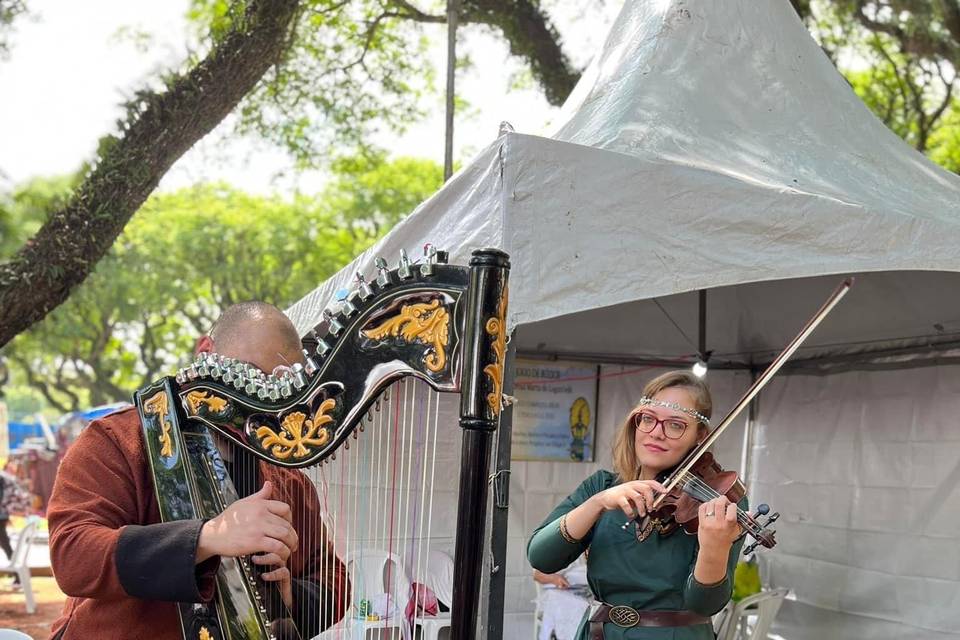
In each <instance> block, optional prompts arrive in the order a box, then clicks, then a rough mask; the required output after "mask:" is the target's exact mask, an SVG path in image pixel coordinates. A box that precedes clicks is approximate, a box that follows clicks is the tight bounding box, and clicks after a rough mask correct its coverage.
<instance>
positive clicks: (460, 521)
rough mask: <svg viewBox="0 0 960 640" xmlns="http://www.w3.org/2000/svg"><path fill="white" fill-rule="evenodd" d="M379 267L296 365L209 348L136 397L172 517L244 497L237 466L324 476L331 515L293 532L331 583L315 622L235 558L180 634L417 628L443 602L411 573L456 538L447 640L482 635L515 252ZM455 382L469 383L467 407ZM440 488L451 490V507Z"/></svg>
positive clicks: (451, 547)
mask: <svg viewBox="0 0 960 640" xmlns="http://www.w3.org/2000/svg"><path fill="white" fill-rule="evenodd" d="M377 267H378V274H377V276H376V278H375V279H372V280H371V281H370V282H367V281H365V280H364V279H363V277H362V276H360V275H359V274H358V277H357V286H356V288H355V290H353V291H352V292H350V293H349V295H346V296H345V297H344V298H343V299H342V300H340V301H339V302H337V303H335V304H334V305H333V306H332V307H328V309H327V310H325V311H324V317H323V319H322V320H321V322H320V323H319V324H318V325H316V326H315V327H314V328H313V329H312V330H311V331H309V332H308V333H307V334H306V336H304V337H303V338H302V341H303V346H304V352H305V356H307V357H306V360H305V363H304V364H303V365H299V364H297V365H294V367H293V369H292V371H291V372H290V373H289V375H284V376H282V377H276V376H272V375H267V374H265V373H264V372H262V371H260V370H259V369H256V368H255V367H252V366H250V365H247V364H244V363H239V362H233V361H230V360H229V359H226V358H222V357H220V356H217V355H215V354H201V356H200V357H199V358H198V359H197V360H196V361H195V362H194V363H192V364H191V365H190V366H189V367H187V368H185V369H182V370H181V371H180V372H179V373H178V374H177V376H176V377H168V378H164V379H161V380H160V381H158V382H156V383H154V384H153V385H150V386H148V387H146V388H144V389H141V390H140V391H138V392H137V393H136V395H135V403H136V406H137V408H138V410H139V412H140V418H141V423H142V425H143V431H144V437H145V442H146V445H147V452H148V458H149V460H150V464H151V471H152V473H153V476H154V482H155V488H156V493H157V498H158V501H159V503H160V511H161V517H162V519H163V520H164V521H169V520H182V519H194V518H208V517H213V516H215V515H217V514H218V513H220V512H221V511H222V510H223V509H224V508H225V507H226V506H227V505H229V504H230V503H231V502H232V501H234V500H236V499H237V498H238V493H237V486H236V483H234V482H233V481H232V480H231V478H234V479H235V478H236V477H237V475H238V473H237V471H236V469H237V468H238V467H239V466H241V465H240V463H239V462H237V461H243V460H247V461H248V462H247V463H246V464H247V468H248V469H250V468H253V469H259V470H260V474H261V477H262V478H267V477H268V476H269V477H271V478H272V477H274V476H273V473H274V470H276V473H278V474H280V473H283V474H287V476H284V477H290V476H289V474H291V473H294V474H301V476H305V477H307V478H308V479H309V480H310V483H309V486H310V488H311V489H313V488H315V489H316V493H315V494H312V495H309V496H307V498H306V499H308V500H309V501H310V502H311V504H312V505H313V506H314V507H316V509H315V510H317V511H318V515H317V519H316V522H317V525H318V526H317V527H316V529H315V530H312V531H298V534H299V535H300V549H298V553H299V552H300V551H301V550H303V553H302V554H301V556H303V557H301V558H299V560H298V561H297V562H294V565H295V566H299V567H300V568H301V569H303V571H302V572H301V573H302V574H303V575H308V576H313V577H314V578H315V580H314V581H315V582H316V583H318V584H322V585H323V586H326V587H328V588H326V589H319V591H318V592H314V596H315V598H314V600H312V601H311V602H312V604H313V605H315V609H316V611H314V612H313V613H308V614H307V617H308V619H307V620H306V621H305V622H303V621H302V618H297V617H296V616H295V615H294V614H293V612H291V611H289V610H286V609H285V607H283V605H282V602H279V598H278V595H277V590H276V588H275V587H273V586H272V584H273V583H270V584H267V583H264V582H263V581H259V580H258V579H257V567H255V566H253V564H252V563H251V561H250V559H249V558H222V559H221V563H220V566H219V569H218V570H217V575H216V581H217V589H216V596H215V599H214V601H213V602H211V603H209V604H195V603H180V604H178V610H179V614H180V620H181V624H182V628H183V633H184V638H185V639H187V640H228V639H244V640H247V639H251V640H252V639H258V640H259V639H263V640H266V639H268V638H275V639H277V640H280V639H281V638H302V639H303V640H306V639H307V638H309V637H314V636H315V635H316V634H317V633H319V632H320V631H323V630H324V629H326V630H325V631H323V633H322V634H320V636H319V637H324V638H327V637H329V638H339V637H345V638H355V637H367V631H368V630H370V629H378V630H379V632H378V634H379V635H380V637H386V635H387V634H388V633H389V634H390V635H391V636H392V637H397V638H399V637H402V638H404V640H412V637H413V636H412V631H413V628H414V627H415V626H417V624H418V620H419V623H420V624H423V623H425V621H426V618H424V614H423V613H422V610H423V609H427V610H429V609H430V608H431V603H430V602H428V600H429V597H428V596H429V595H430V591H428V589H425V588H423V586H418V587H416V588H415V587H412V586H411V585H413V584H417V585H425V586H426V587H428V588H429V589H430V590H433V591H434V592H435V591H436V590H437V586H436V585H434V586H431V584H430V577H429V574H430V572H431V571H434V570H435V569H436V568H437V567H436V563H434V565H433V566H431V563H432V562H434V560H433V558H436V557H438V554H440V555H441V556H442V552H448V553H449V552H450V551H452V552H453V574H454V578H453V581H452V584H453V588H452V597H450V598H447V599H448V600H452V601H450V602H448V603H446V604H447V605H448V606H449V610H450V626H451V637H452V638H456V639H458V640H467V639H470V638H473V637H475V633H476V619H477V616H478V612H479V611H478V610H479V593H480V581H481V569H482V565H483V549H484V541H485V537H484V523H485V511H486V503H487V491H488V475H489V468H490V457H491V444H492V442H493V438H494V433H495V431H496V429H497V426H498V422H499V416H500V410H501V399H502V384H503V367H504V359H505V355H506V334H505V331H506V325H505V319H506V311H507V280H508V273H509V261H508V257H507V255H506V254H504V253H502V252H500V251H497V250H480V251H475V252H474V253H473V256H472V259H471V261H470V264H469V266H466V267H464V266H455V265H450V264H447V263H446V254H445V253H443V252H435V251H431V252H430V254H429V255H428V256H427V257H426V258H425V259H424V261H422V263H419V264H413V263H411V262H410V261H409V260H408V259H407V256H406V255H405V254H402V255H401V259H400V262H399V264H398V265H397V266H396V267H395V268H392V269H391V268H388V267H387V265H386V263H385V262H384V261H383V260H382V259H381V260H378V261H377ZM450 394H459V402H458V405H459V408H458V409H455V408H454V406H453V405H455V404H457V403H456V400H457V398H456V397H455V396H452V395H450ZM455 411H458V413H459V419H458V420H459V426H460V427H461V428H460V429H459V430H458V429H449V428H448V429H446V430H442V429H441V428H440V425H441V416H442V414H447V415H449V417H452V415H455ZM451 432H454V433H459V436H460V440H461V443H460V452H461V453H460V460H459V484H458V485H457V484H456V483H457V481H456V480H455V478H456V477H457V472H456V465H457V459H456V455H455V450H451V449H452V447H449V446H447V445H448V444H450V443H449V442H444V441H443V437H448V436H449V434H450V433H451ZM442 433H445V434H446V436H442V435H438V434H442ZM438 439H439V442H438ZM225 450H228V451H229V452H230V454H229V455H222V452H224V451H225ZM231 459H232V460H233V461H234V462H233V463H231ZM249 461H253V463H254V464H252V466H251V463H250V462H249ZM231 473H232V475H231ZM277 477H280V476H277ZM298 477H299V476H298ZM438 491H440V492H445V493H446V494H447V495H448V496H449V497H450V500H448V509H447V511H446V512H444V513H441V512H440V511H439V510H438V505H439V501H437V502H436V503H435V501H434V497H435V496H436V494H437V492H438ZM454 495H455V496H456V497H455V498H454V497H453V496H454ZM454 500H455V502H454ZM453 504H455V505H456V518H455V523H456V524H455V526H454V524H453V523H454V518H453V516H452V513H451V510H452V508H451V505H453ZM291 507H293V509H294V511H295V512H296V511H297V506H296V505H291ZM294 523H295V525H296V524H297V520H295V521H294ZM306 528H309V527H306ZM438 547H439V548H438ZM311 550H312V551H311ZM311 553H312V554H313V555H312V557H306V556H307V555H309V554H311ZM296 555H297V553H295V554H294V556H296ZM294 556H291V561H293V559H294ZM371 567H372V568H371ZM294 573H296V571H295V572H294ZM448 582H449V580H448ZM317 593H319V595H316V594H317ZM411 606H412V608H413V613H412V615H407V614H408V610H409V608H410V607H411ZM441 608H442V607H441ZM291 619H296V622H297V624H296V625H295V626H296V627H297V628H293V627H291V625H290V624H289V621H290V620H291ZM437 619H438V620H443V619H444V616H443V615H441V616H440V617H439V618H437ZM301 627H306V628H307V629H309V631H305V630H304V629H303V628H301ZM358 630H360V631H362V632H363V635H360V631H358Z"/></svg>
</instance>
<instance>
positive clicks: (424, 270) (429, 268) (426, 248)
mask: <svg viewBox="0 0 960 640" xmlns="http://www.w3.org/2000/svg"><path fill="white" fill-rule="evenodd" d="M436 258H437V248H436V247H434V246H433V245H432V244H430V243H429V242H428V243H427V244H425V245H423V264H422V265H420V275H422V276H425V277H427V276H432V275H433V265H434V264H435V263H436Z"/></svg>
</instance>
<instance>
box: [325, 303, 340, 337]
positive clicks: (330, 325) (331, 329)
mask: <svg viewBox="0 0 960 640" xmlns="http://www.w3.org/2000/svg"><path fill="white" fill-rule="evenodd" d="M334 316H335V312H334V311H333V310H331V309H330V307H327V308H326V309H324V310H323V317H324V318H326V320H327V332H328V333H329V334H330V335H332V336H333V337H334V338H336V337H337V336H339V335H340V333H341V332H342V331H343V325H342V324H341V323H340V321H339V320H337V318H336V317H334Z"/></svg>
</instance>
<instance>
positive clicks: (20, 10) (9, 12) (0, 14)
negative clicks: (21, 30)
mask: <svg viewBox="0 0 960 640" xmlns="http://www.w3.org/2000/svg"><path fill="white" fill-rule="evenodd" d="M26 12H27V3H26V2H24V0H0V59H3V58H5V57H6V56H7V55H8V54H9V53H10V45H9V44H8V43H7V34H8V33H9V32H10V29H11V27H12V25H13V21H14V20H16V19H17V17H19V16H20V15H22V14H24V13H26Z"/></svg>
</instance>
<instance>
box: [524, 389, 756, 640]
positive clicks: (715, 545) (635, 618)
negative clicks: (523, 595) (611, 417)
mask: <svg viewBox="0 0 960 640" xmlns="http://www.w3.org/2000/svg"><path fill="white" fill-rule="evenodd" d="M712 407H713V403H712V400H711V398H710V390H709V388H708V387H707V385H706V384H705V383H704V382H703V381H702V380H700V379H699V378H697V377H696V376H694V375H693V374H692V373H688V372H686V371H674V372H670V373H665V374H663V375H661V376H659V377H657V378H655V379H653V380H651V381H650V382H649V383H647V386H646V387H645V388H644V391H643V397H642V398H641V400H640V402H639V403H638V404H637V406H636V407H635V408H634V410H633V411H632V412H631V413H630V415H629V416H628V417H627V419H626V421H625V422H624V424H623V426H622V427H621V429H620V431H619V432H618V434H617V437H616V440H615V442H614V446H613V468H614V471H613V472H610V471H598V472H597V473H595V474H594V475H592V476H590V477H589V478H587V479H586V480H584V481H583V483H581V484H580V486H579V487H578V488H577V490H576V491H574V492H573V493H572V494H571V495H570V496H568V497H567V499H566V500H564V501H563V502H562V503H560V505H559V506H557V508H555V509H554V510H553V512H551V513H550V515H549V516H548V517H547V519H546V520H545V521H544V522H543V524H541V525H540V527H538V528H537V530H536V531H535V532H534V534H533V537H532V538H531V539H530V542H529V544H528V545H527V556H528V558H529V560H530V564H531V565H532V566H533V568H534V569H537V570H539V571H542V572H544V573H556V572H557V571H559V570H561V569H563V568H564V567H565V566H567V565H568V564H570V563H571V562H572V561H573V560H575V559H576V558H577V557H578V556H580V555H581V554H582V553H583V552H584V551H585V550H586V549H587V547H589V548H590V555H589V560H588V564H587V580H588V582H589V584H590V587H591V589H592V590H593V593H594V595H595V596H596V598H597V600H598V601H599V602H601V603H602V604H601V605H599V606H597V607H595V608H594V609H593V610H592V611H591V612H589V613H588V616H589V619H585V620H584V622H583V623H582V624H581V626H580V630H579V631H578V635H577V638H578V639H579V640H587V639H588V638H589V640H599V639H601V638H604V639H605V640H618V639H621V638H622V639H624V640H640V639H646V638H672V639H674V640H701V639H703V640H707V639H712V638H713V637H714V634H713V629H712V626H711V624H710V616H711V615H713V614H715V613H717V612H718V611H720V610H721V609H722V608H723V606H724V605H725V604H726V603H727V601H728V600H729V599H730V594H731V591H732V584H733V572H734V568H735V567H736V564H737V558H738V556H739V555H740V549H741V547H742V545H743V538H742V536H741V529H740V526H739V524H738V522H737V507H738V505H737V504H733V503H731V502H730V501H729V500H728V499H727V498H726V497H725V496H722V495H721V496H720V497H718V498H715V499H713V500H710V501H708V502H705V503H703V504H701V505H700V507H699V511H698V518H699V529H698V530H697V534H696V535H687V534H685V533H684V532H682V531H673V532H670V533H667V529H657V528H656V527H654V529H653V531H652V533H650V535H647V536H646V537H645V538H644V539H642V540H640V538H643V536H642V535H639V531H640V529H639V524H631V526H630V527H626V528H625V527H624V523H625V522H627V521H634V523H638V522H639V519H640V518H642V517H643V516H645V515H646V514H647V510H648V507H649V506H651V505H653V504H654V500H655V499H656V497H657V495H659V494H661V493H663V492H665V488H664V487H663V485H661V484H660V482H658V478H659V479H661V480H662V479H664V478H665V477H666V475H667V473H665V472H669V471H670V470H671V469H673V468H674V467H676V466H677V465H678V464H679V463H680V462H681V461H682V460H683V459H684V458H685V457H686V455H687V454H688V453H689V452H690V451H691V450H692V449H693V448H694V447H696V445H697V444H698V443H699V442H700V441H701V440H702V439H703V438H705V437H706V436H707V433H708V424H709V420H710V415H711V411H712ZM739 506H740V508H742V509H745V508H746V499H745V498H744V500H742V501H741V502H740V504H739Z"/></svg>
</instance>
